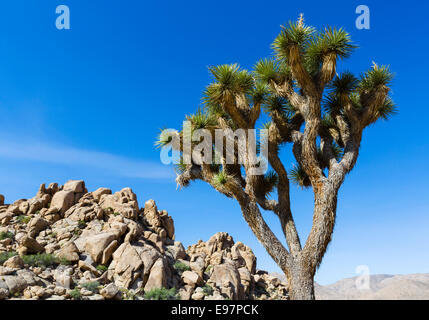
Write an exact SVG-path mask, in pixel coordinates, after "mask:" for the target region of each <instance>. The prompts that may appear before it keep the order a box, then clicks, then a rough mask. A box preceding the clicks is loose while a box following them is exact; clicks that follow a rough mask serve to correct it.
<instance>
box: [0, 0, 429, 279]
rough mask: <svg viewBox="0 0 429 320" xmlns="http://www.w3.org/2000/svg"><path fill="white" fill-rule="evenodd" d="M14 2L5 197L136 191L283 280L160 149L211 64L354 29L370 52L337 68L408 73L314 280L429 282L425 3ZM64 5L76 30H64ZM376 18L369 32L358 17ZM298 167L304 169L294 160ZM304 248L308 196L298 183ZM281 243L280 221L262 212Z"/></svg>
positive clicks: (7, 31)
mask: <svg viewBox="0 0 429 320" xmlns="http://www.w3.org/2000/svg"><path fill="white" fill-rule="evenodd" d="M384 3H385V4H382V2H381V1H373V0H372V1H363V2H360V1H359V2H357V1H325V2H320V1H306V2H304V1H293V2H292V1H270V0H266V1H263V2H261V1H215V2H214V1H211V2H206V1H174V2H173V1H162V2H160V1H150V2H149V1H131V0H129V1H98V0H97V1H96V0H92V1H76V0H67V1H64V2H60V1H51V0H43V1H41V0H39V1H19V2H18V1H7V2H6V1H3V2H2V3H1V4H0V30H1V31H0V33H1V36H0V193H1V194H4V195H5V196H6V200H7V202H13V201H14V200H17V199H19V198H30V197H32V196H34V195H35V193H36V192H37V189H38V186H39V184H40V183H42V182H46V183H49V182H53V181H55V182H59V183H64V182H65V181H67V180H69V179H84V180H85V181H86V183H87V186H88V188H89V189H90V190H93V189H95V188H98V187H100V186H104V187H110V188H112V189H113V190H114V191H116V190H119V189H121V188H123V187H127V186H129V187H131V188H132V189H133V190H134V191H135V192H136V193H137V195H138V198H139V200H140V204H141V205H143V204H144V201H146V200H148V199H151V198H153V199H155V200H156V201H157V203H158V206H159V208H160V209H166V210H168V211H169V213H170V214H171V215H172V216H173V217H174V219H175V223H176V235H177V239H178V240H180V241H183V243H184V244H185V245H190V244H192V243H195V242H196V241H198V240H199V239H203V240H207V239H208V238H209V237H210V236H211V235H213V234H214V233H216V232H219V231H226V232H229V233H230V234H231V235H232V236H233V237H234V239H236V240H240V241H242V242H244V243H246V244H247V245H249V246H250V247H252V248H253V250H254V252H255V253H256V255H257V257H258V265H259V267H260V268H263V269H268V270H270V271H275V270H277V268H276V266H275V264H274V262H272V260H271V259H270V257H269V256H268V255H267V254H266V253H265V251H264V249H263V248H262V246H261V245H259V243H258V242H257V240H256V238H255V237H254V236H253V234H252V233H251V232H250V230H249V229H248V227H247V225H246V224H245V222H244V220H243V218H242V216H241V213H240V209H239V207H238V205H237V204H236V203H235V202H234V201H232V200H229V199H226V198H224V197H223V196H222V195H220V194H217V193H216V192H215V191H213V190H212V189H210V188H209V187H208V186H206V185H204V184H202V183H196V184H194V185H193V186H192V187H191V188H188V189H185V190H182V191H177V190H176V185H175V183H174V173H173V171H172V169H171V168H169V167H165V166H163V165H161V163H160V160H159V152H158V151H157V150H155V149H154V147H153V142H154V137H155V136H156V135H157V134H158V129H159V128H160V127H164V126H166V127H170V128H179V126H180V125H181V121H182V120H183V117H184V115H185V114H190V113H192V112H194V111H195V110H196V108H197V107H198V106H199V105H200V103H201V100H200V99H201V93H202V90H203V89H204V87H205V86H206V85H207V84H208V83H209V80H210V77H209V74H208V71H207V66H210V65H216V64H224V63H235V62H238V63H240V64H241V65H242V66H243V67H245V68H251V67H252V66H253V64H254V63H255V62H256V61H257V60H258V59H260V58H262V57H267V56H269V55H270V54H271V50H270V44H271V42H272V40H273V39H274V37H275V36H276V35H277V33H278V32H279V29H280V25H281V24H284V23H286V22H287V21H288V20H290V19H293V20H294V19H296V17H297V16H298V15H299V13H301V12H303V13H304V14H305V17H306V21H307V22H308V23H309V24H312V25H314V26H316V27H323V26H325V25H335V26H344V27H345V28H346V29H347V30H348V31H349V32H350V33H351V35H352V39H353V40H354V42H355V43H356V44H358V45H359V46H360V48H359V49H358V50H357V51H356V52H355V53H354V55H353V56H352V57H351V58H350V59H348V60H346V61H344V62H342V63H341V68H342V69H348V70H351V71H353V72H355V73H357V74H359V73H360V72H362V71H364V70H366V69H367V68H368V67H369V66H370V65H371V64H372V61H376V62H377V63H379V64H390V66H391V68H392V70H393V71H394V72H395V73H396V79H395V81H394V85H393V98H394V100H395V102H396V103H397V104H398V106H399V107H400V112H399V114H398V115H396V116H395V117H394V118H393V119H392V120H391V121H389V122H379V123H377V124H376V125H375V126H373V127H371V128H369V129H368V130H367V131H366V133H365V135H364V142H363V144H362V149H361V153H360V158H359V161H358V165H357V166H356V168H355V169H354V171H353V172H352V173H351V174H350V175H349V176H348V177H347V180H346V182H345V184H344V186H343V188H342V190H341V192H340V196H339V205H338V221H337V225H336V229H335V234H334V237H333V241H332V243H331V245H330V247H329V251H328V253H327V254H326V256H325V259H324V261H323V263H322V265H321V267H320V269H319V271H318V273H317V276H316V280H317V281H318V282H320V283H322V284H325V283H331V282H334V281H336V280H338V279H341V278H344V277H349V276H355V275H356V274H355V269H356V267H357V266H359V265H368V267H369V268H370V271H371V273H373V274H377V273H420V272H429V253H428V252H429V251H428V250H427V244H428V243H429V233H428V232H427V230H428V227H429V215H428V214H427V213H428V211H429V204H428V201H427V199H428V196H427V195H428V191H429V190H428V186H427V179H428V178H429V174H428V172H429V171H428V170H427V164H428V163H429V152H428V147H429V139H428V138H429V134H428V131H427V118H428V116H429V108H428V107H429V106H428V103H427V98H426V92H425V91H427V87H426V86H427V74H428V71H429V68H428V59H427V51H428V49H429V45H428V43H427V42H426V41H425V40H424V39H425V38H426V34H427V30H428V22H427V20H428V19H427V15H428V14H429V13H428V12H429V5H428V4H427V3H426V2H422V1H407V2H403V1H401V2H399V1H397V2H395V1H389V2H387V1H385V2H384ZM60 4H66V5H68V6H69V7H70V11H71V30H61V31H60V30H57V29H56V28H55V19H56V14H55V8H56V6H58V5H60ZM360 4H366V5H368V6H369V8H370V10H371V29H370V30H357V29H356V27H355V19H356V17H357V15H356V14H355V8H356V7H357V6H358V5H360ZM285 162H286V165H287V166H288V167H289V168H290V167H291V165H292V159H291V158H290V157H289V156H286V157H285ZM292 207H293V212H294V215H295V217H296V223H297V225H298V228H299V231H300V232H301V234H302V238H305V237H306V235H307V234H308V232H309V230H310V227H311V216H312V193H311V191H302V190H300V189H298V188H297V187H293V188H292ZM266 219H267V221H268V222H269V224H270V225H271V226H272V227H273V229H274V230H276V231H277V234H278V235H279V236H281V232H280V228H279V226H278V223H277V221H276V219H274V218H273V217H272V216H270V215H269V214H267V215H266Z"/></svg>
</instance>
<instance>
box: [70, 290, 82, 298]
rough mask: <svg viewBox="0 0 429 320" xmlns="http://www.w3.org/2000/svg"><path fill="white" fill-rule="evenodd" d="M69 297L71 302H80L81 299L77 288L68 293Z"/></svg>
mask: <svg viewBox="0 0 429 320" xmlns="http://www.w3.org/2000/svg"><path fill="white" fill-rule="evenodd" d="M70 296H71V297H72V299H73V300H80V299H81V297H82V296H81V294H80V290H79V289H78V288H74V289H73V290H72V291H70Z"/></svg>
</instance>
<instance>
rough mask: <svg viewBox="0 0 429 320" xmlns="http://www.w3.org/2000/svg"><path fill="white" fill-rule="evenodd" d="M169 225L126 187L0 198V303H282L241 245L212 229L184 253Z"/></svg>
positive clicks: (72, 187) (283, 292)
mask: <svg viewBox="0 0 429 320" xmlns="http://www.w3.org/2000/svg"><path fill="white" fill-rule="evenodd" d="M174 231H175V230H174V222H173V219H172V218H171V217H170V216H169V215H168V213H167V212H166V211H165V210H163V211H160V210H158V208H157V206H156V204H155V202H154V201H153V200H149V201H147V202H146V203H145V206H144V208H139V205H138V201H137V197H136V195H135V194H134V193H133V192H132V190H131V189H130V188H125V189H123V190H121V191H119V192H116V193H112V191H111V190H109V189H106V188H100V189H98V190H96V191H93V192H88V190H87V189H86V187H85V183H84V181H76V180H72V181H68V182H67V183H66V184H64V185H63V186H59V185H58V184H56V183H52V184H50V185H49V186H48V187H46V186H45V185H44V184H42V185H41V186H40V188H39V191H38V192H37V194H36V196H35V197H34V198H32V199H29V200H25V199H21V200H18V201H15V202H14V203H13V204H10V205H5V204H4V197H3V196H1V195H0V299H52V300H53V299H61V300H64V299H83V300H104V299H182V300H189V299H193V300H224V299H231V300H236V299H287V298H288V296H287V286H286V284H284V283H281V282H280V280H279V279H277V278H275V277H272V276H270V275H268V273H267V272H263V271H257V270H256V257H255V256H254V254H253V253H252V250H251V249H250V248H249V247H247V246H245V245H244V244H243V243H241V242H237V243H234V241H233V239H232V237H231V236H229V235H228V234H226V233H217V234H215V235H214V236H213V237H211V238H210V239H209V240H208V241H207V242H203V241H199V242H198V243H197V244H195V245H192V246H190V247H189V248H188V249H187V250H185V248H184V247H183V245H182V243H180V242H179V241H175V235H174Z"/></svg>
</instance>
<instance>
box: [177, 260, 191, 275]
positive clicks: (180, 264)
mask: <svg viewBox="0 0 429 320" xmlns="http://www.w3.org/2000/svg"><path fill="white" fill-rule="evenodd" d="M174 269H176V270H177V272H178V273H183V272H185V271H189V270H191V268H189V266H188V265H187V264H186V263H183V262H181V261H177V262H176V263H175V264H174Z"/></svg>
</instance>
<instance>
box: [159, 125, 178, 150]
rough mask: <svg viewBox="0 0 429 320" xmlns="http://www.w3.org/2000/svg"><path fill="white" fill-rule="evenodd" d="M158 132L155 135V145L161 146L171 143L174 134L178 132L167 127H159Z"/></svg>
mask: <svg viewBox="0 0 429 320" xmlns="http://www.w3.org/2000/svg"><path fill="white" fill-rule="evenodd" d="M159 131H160V132H159V134H158V136H157V139H156V140H155V143H154V144H155V147H157V148H162V147H164V146H166V145H167V144H169V143H171V142H172V141H173V137H174V135H177V134H178V132H177V131H176V130H169V129H165V128H164V129H160V130H159Z"/></svg>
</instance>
